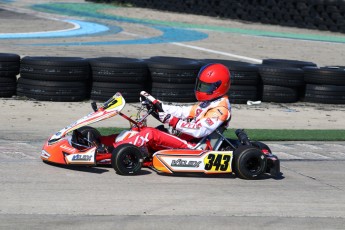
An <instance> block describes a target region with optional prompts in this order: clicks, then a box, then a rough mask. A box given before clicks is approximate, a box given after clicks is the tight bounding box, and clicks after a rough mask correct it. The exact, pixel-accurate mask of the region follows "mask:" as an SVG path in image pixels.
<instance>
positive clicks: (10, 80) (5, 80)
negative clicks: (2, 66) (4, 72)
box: [0, 77, 17, 97]
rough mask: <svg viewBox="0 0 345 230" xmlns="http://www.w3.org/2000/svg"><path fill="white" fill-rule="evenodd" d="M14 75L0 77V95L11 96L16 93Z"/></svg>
mask: <svg viewBox="0 0 345 230" xmlns="http://www.w3.org/2000/svg"><path fill="white" fill-rule="evenodd" d="M16 86H17V82H16V77H0V97H12V96H13V95H15V94H16Z"/></svg>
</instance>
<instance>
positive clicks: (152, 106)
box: [140, 91, 164, 121]
mask: <svg viewBox="0 0 345 230" xmlns="http://www.w3.org/2000/svg"><path fill="white" fill-rule="evenodd" d="M140 96H141V97H143V98H144V103H146V107H147V109H148V110H152V112H151V115H152V116H153V117H154V118H156V119H157V120H159V114H158V113H159V112H164V110H163V106H162V103H161V102H160V101H158V100H157V99H156V98H154V97H152V96H151V94H149V93H147V92H146V91H141V92H140ZM144 103H143V104H144ZM159 121H160V120H159Z"/></svg>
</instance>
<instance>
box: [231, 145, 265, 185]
mask: <svg viewBox="0 0 345 230" xmlns="http://www.w3.org/2000/svg"><path fill="white" fill-rule="evenodd" d="M266 168H267V160H266V157H265V155H264V154H263V153H262V152H261V150H260V149H258V148H255V147H253V146H246V145H244V146H240V147H239V148H237V149H236V150H235V151H234V161H233V170H234V172H235V174H236V176H238V177H240V178H242V179H247V180H254V179H258V178H259V177H260V175H261V174H263V173H264V172H265V171H266Z"/></svg>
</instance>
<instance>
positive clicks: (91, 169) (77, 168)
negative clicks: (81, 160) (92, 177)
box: [44, 161, 110, 174]
mask: <svg viewBox="0 0 345 230" xmlns="http://www.w3.org/2000/svg"><path fill="white" fill-rule="evenodd" d="M44 163H46V164H48V165H52V166H55V167H58V168H63V169H68V170H73V171H79V172H88V173H96V174H102V173H105V172H109V170H108V169H103V168H104V167H102V168H99V167H88V166H84V165H80V166H78V165H73V166H71V165H61V164H55V163H52V162H46V161H45V162H44ZM109 168H110V167H109Z"/></svg>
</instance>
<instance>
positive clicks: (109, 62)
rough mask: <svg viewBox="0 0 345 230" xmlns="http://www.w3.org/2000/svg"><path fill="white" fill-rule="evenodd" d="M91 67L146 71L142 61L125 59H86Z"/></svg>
mask: <svg viewBox="0 0 345 230" xmlns="http://www.w3.org/2000/svg"><path fill="white" fill-rule="evenodd" d="M88 60H89V62H90V65H91V67H99V68H110V69H113V68H118V69H147V63H146V62H145V61H144V60H142V59H136V58H126V57H99V58H90V59H88Z"/></svg>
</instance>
